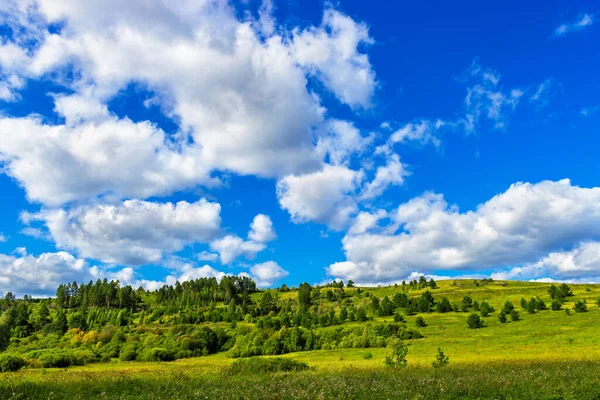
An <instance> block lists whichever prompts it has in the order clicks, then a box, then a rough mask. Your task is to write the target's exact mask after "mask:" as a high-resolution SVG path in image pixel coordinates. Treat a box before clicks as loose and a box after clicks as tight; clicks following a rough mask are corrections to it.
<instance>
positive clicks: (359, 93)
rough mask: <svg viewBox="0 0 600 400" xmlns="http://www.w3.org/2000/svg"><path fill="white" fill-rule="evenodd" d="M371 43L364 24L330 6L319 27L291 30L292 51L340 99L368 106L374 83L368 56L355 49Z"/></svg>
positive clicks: (375, 83)
mask: <svg viewBox="0 0 600 400" xmlns="http://www.w3.org/2000/svg"><path fill="white" fill-rule="evenodd" d="M371 43H373V39H371V37H370V36H369V30H368V28H367V26H366V25H365V24H357V23H356V22H355V21H354V20H352V19H351V18H350V17H348V16H347V15H344V14H341V13H340V12H338V11H336V10H334V9H331V8H330V9H327V10H325V13H324V15H323V23H322V25H321V26H320V27H311V28H308V29H305V30H303V31H299V30H296V31H295V32H294V43H293V44H294V51H293V54H294V57H295V59H296V61H297V62H298V63H299V64H300V65H302V66H304V67H305V68H307V69H308V70H309V71H310V72H311V73H312V74H313V75H315V76H316V77H317V78H319V79H320V80H321V81H322V82H323V84H324V85H325V86H326V87H328V88H329V89H330V90H331V91H332V92H333V93H335V95H336V97H337V98H338V99H340V100H341V101H342V102H344V103H346V104H349V105H350V106H353V107H356V106H361V107H369V105H370V101H371V96H372V95H373V91H374V90H375V87H376V85H377V82H376V79H375V73H374V72H373V70H372V68H371V64H370V62H369V58H368V57H367V56H366V55H365V54H362V53H360V52H359V51H358V48H359V46H360V45H361V44H371Z"/></svg>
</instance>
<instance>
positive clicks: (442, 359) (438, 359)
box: [431, 347, 450, 368]
mask: <svg viewBox="0 0 600 400" xmlns="http://www.w3.org/2000/svg"><path fill="white" fill-rule="evenodd" d="M449 363H450V358H449V357H448V356H447V355H445V354H444V352H443V351H442V349H441V348H439V347H438V349H437V354H436V356H435V361H434V362H432V363H431V365H432V366H433V368H443V367H445V366H446V365H448V364H449Z"/></svg>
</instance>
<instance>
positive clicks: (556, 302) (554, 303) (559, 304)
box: [550, 300, 562, 311]
mask: <svg viewBox="0 0 600 400" xmlns="http://www.w3.org/2000/svg"><path fill="white" fill-rule="evenodd" d="M550 307H551V308H552V311H558V310H560V309H561V308H562V301H560V300H552V304H551V305H550Z"/></svg>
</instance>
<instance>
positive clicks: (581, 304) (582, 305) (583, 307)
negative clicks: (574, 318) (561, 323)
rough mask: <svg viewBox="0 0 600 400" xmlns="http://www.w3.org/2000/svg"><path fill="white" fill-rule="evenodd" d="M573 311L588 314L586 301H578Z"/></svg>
mask: <svg viewBox="0 0 600 400" xmlns="http://www.w3.org/2000/svg"><path fill="white" fill-rule="evenodd" d="M573 309H575V311H576V312H578V313H581V312H586V311H587V304H586V302H585V300H583V301H582V300H578V301H576V302H575V305H574V306H573Z"/></svg>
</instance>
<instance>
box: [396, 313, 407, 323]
mask: <svg viewBox="0 0 600 400" xmlns="http://www.w3.org/2000/svg"><path fill="white" fill-rule="evenodd" d="M394 322H405V319H404V316H403V315H402V314H400V313H398V312H397V313H396V314H394Z"/></svg>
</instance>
